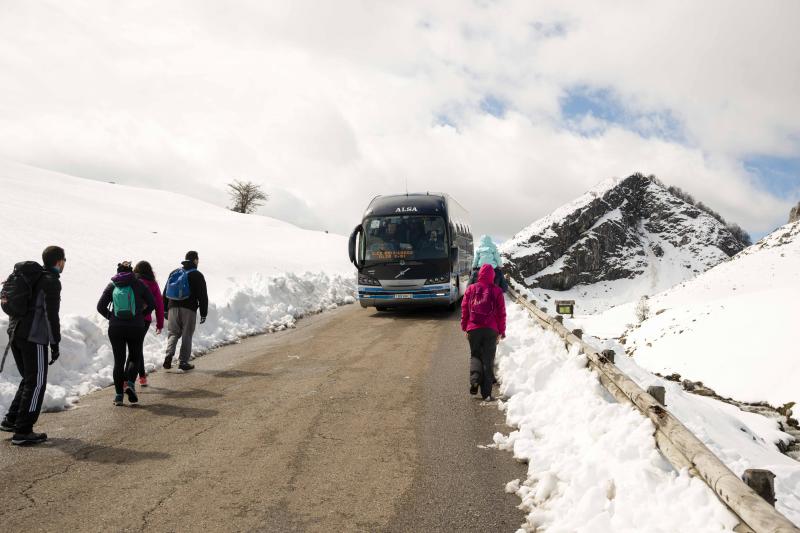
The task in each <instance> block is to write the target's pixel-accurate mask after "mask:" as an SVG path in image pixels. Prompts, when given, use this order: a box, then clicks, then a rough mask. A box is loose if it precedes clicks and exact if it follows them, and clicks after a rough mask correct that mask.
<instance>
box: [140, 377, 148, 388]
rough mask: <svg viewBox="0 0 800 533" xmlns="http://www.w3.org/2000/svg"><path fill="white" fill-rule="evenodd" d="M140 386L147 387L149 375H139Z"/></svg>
mask: <svg viewBox="0 0 800 533" xmlns="http://www.w3.org/2000/svg"><path fill="white" fill-rule="evenodd" d="M139 386H140V387H147V376H139Z"/></svg>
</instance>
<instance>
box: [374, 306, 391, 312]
mask: <svg viewBox="0 0 800 533" xmlns="http://www.w3.org/2000/svg"><path fill="white" fill-rule="evenodd" d="M388 309H389V308H388V307H386V306H385V305H376V306H375V310H376V311H387V310H388Z"/></svg>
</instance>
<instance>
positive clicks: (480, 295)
mask: <svg viewBox="0 0 800 533" xmlns="http://www.w3.org/2000/svg"><path fill="white" fill-rule="evenodd" d="M494 278H495V272H494V267H493V266H492V265H491V264H485V265H483V266H482V267H481V269H480V270H479V271H478V282H477V283H473V284H472V285H470V286H469V287H467V292H466V293H465V294H464V299H463V300H462V301H461V329H462V331H465V332H466V333H467V339H468V340H469V347H470V355H471V357H470V363H469V382H470V385H469V393H470V394H477V393H478V388H480V390H481V397H482V398H483V399H484V400H485V401H487V402H490V401H493V400H494V398H493V397H492V385H493V383H494V357H495V353H496V351H497V343H498V342H500V339H505V338H506V301H505V298H504V297H503V289H501V288H500V287H498V286H497V285H495V284H494Z"/></svg>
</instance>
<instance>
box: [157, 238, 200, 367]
mask: <svg viewBox="0 0 800 533" xmlns="http://www.w3.org/2000/svg"><path fill="white" fill-rule="evenodd" d="M181 264H182V265H183V266H182V267H181V268H182V269H183V270H184V271H186V272H187V273H188V274H186V275H187V276H188V279H189V295H188V297H185V298H183V299H173V298H170V295H169V292H170V280H172V279H174V275H175V274H176V273H178V272H180V270H181V269H178V270H174V271H173V272H172V273H170V275H169V278H168V281H167V283H166V284H165V285H164V318H166V319H167V320H168V323H167V353H166V357H165V358H164V368H172V358H173V357H175V348H176V347H177V345H178V340H180V341H181V351H180V356H179V357H180V364H179V365H178V368H179V369H181V370H192V369H193V368H194V365H193V364H191V363H190V362H189V357H190V356H191V355H192V336H193V335H194V328H195V325H196V323H197V311H198V309H199V310H200V323H201V324H202V323H203V322H205V321H206V316H207V315H208V290H207V288H206V278H205V277H204V276H203V274H201V273H200V272H199V271H198V270H197V265H199V264H200V257H199V256H198V254H197V252H195V251H190V252H186V260H185V261H183V262H182V263H181Z"/></svg>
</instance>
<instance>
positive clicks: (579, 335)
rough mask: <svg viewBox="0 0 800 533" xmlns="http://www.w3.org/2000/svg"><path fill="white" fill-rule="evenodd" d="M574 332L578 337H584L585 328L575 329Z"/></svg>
mask: <svg viewBox="0 0 800 533" xmlns="http://www.w3.org/2000/svg"><path fill="white" fill-rule="evenodd" d="M572 334H573V335H575V336H576V337H578V338H579V339H582V338H583V330H582V329H573V330H572Z"/></svg>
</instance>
